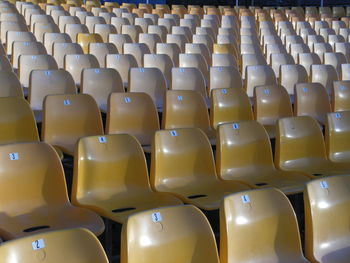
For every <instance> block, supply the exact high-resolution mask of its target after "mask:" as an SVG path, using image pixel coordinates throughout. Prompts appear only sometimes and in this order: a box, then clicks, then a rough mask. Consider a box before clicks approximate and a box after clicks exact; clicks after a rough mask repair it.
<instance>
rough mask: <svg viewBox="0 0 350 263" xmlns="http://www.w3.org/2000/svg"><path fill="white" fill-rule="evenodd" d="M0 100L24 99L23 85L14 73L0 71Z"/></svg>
mask: <svg viewBox="0 0 350 263" xmlns="http://www.w3.org/2000/svg"><path fill="white" fill-rule="evenodd" d="M0 81H1V85H0V98H2V97H23V90H22V86H21V83H20V82H19V79H18V77H17V75H16V74H15V73H13V72H12V71H5V70H0Z"/></svg>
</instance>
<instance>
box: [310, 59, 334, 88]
mask: <svg viewBox="0 0 350 263" xmlns="http://www.w3.org/2000/svg"><path fill="white" fill-rule="evenodd" d="M310 79H311V82H319V83H321V84H322V85H323V86H324V87H325V88H326V90H327V92H328V94H330V93H331V91H332V86H333V81H336V80H339V77H338V73H337V71H336V70H335V68H334V67H333V66H331V65H324V64H321V65H312V66H311V77H310Z"/></svg>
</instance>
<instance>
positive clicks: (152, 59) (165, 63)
mask: <svg viewBox="0 0 350 263" xmlns="http://www.w3.org/2000/svg"><path fill="white" fill-rule="evenodd" d="M143 64H144V67H145V68H157V69H159V70H160V71H161V72H162V73H163V75H164V77H165V80H166V85H167V87H170V85H171V70H172V68H173V67H174V63H173V61H172V60H171V58H170V57H169V56H168V55H166V54H145V55H144V56H143Z"/></svg>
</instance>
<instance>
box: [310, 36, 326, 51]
mask: <svg viewBox="0 0 350 263" xmlns="http://www.w3.org/2000/svg"><path fill="white" fill-rule="evenodd" d="M315 43H325V40H324V38H323V36H320V35H308V36H307V44H308V46H309V48H310V50H312V51H313V50H314V44H315Z"/></svg>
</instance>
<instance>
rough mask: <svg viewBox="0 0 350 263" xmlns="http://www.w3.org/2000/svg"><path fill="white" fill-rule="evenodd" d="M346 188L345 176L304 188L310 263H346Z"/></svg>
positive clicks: (348, 196) (349, 183)
mask: <svg viewBox="0 0 350 263" xmlns="http://www.w3.org/2000/svg"><path fill="white" fill-rule="evenodd" d="M349 188H350V176H348V175H347V176H332V177H327V178H322V179H319V180H314V181H312V182H310V183H308V184H307V188H306V190H305V192H304V200H305V201H304V202H305V254H306V256H307V257H308V258H309V259H310V260H311V261H312V262H319V263H331V262H339V263H346V262H347V261H348V259H349V256H350V250H349V229H348V225H349V220H350V215H349V201H350V191H349ZM322 244H330V245H329V246H322Z"/></svg>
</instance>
